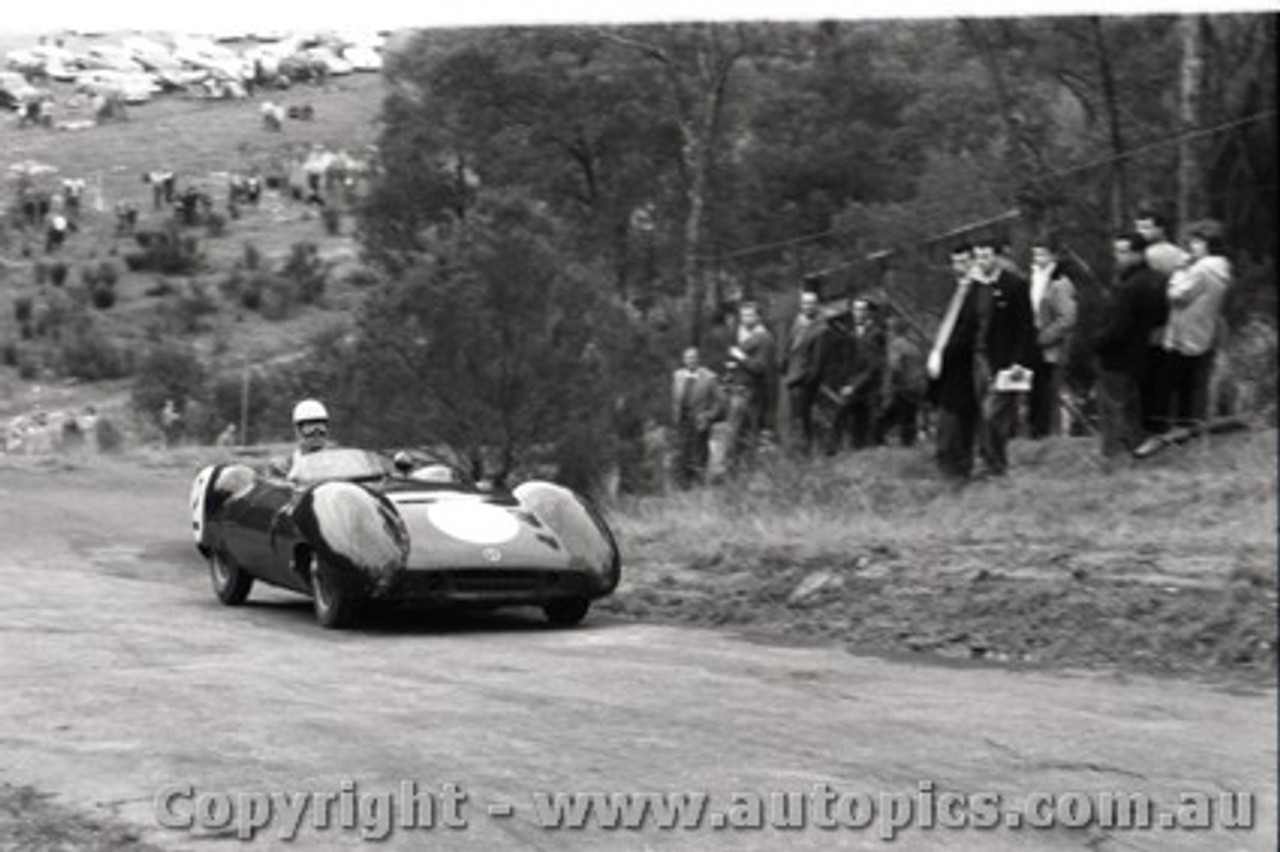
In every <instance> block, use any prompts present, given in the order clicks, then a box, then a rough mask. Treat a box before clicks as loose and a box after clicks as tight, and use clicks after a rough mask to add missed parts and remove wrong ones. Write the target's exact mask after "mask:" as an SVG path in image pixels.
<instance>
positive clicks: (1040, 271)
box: [1028, 236, 1077, 438]
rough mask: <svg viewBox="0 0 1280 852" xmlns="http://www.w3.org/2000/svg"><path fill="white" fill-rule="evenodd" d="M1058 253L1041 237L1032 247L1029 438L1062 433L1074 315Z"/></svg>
mask: <svg viewBox="0 0 1280 852" xmlns="http://www.w3.org/2000/svg"><path fill="white" fill-rule="evenodd" d="M1060 253H1061V250H1060V248H1059V246H1058V241H1057V240H1056V239H1055V238H1054V237H1050V236H1046V237H1041V238H1039V239H1037V240H1036V241H1035V242H1034V243H1032V245H1031V316H1032V319H1033V320H1034V321H1035V327H1036V345H1035V347H1034V348H1033V349H1032V358H1033V359H1034V361H1033V363H1032V364H1031V369H1032V370H1033V375H1032V380H1031V398H1030V400H1029V406H1028V408H1029V409H1030V420H1031V424H1030V425H1031V437H1032V438H1044V437H1047V436H1049V435H1057V434H1059V433H1060V432H1061V431H1062V426H1061V417H1060V416H1059V414H1060V407H1061V406H1060V402H1059V397H1060V395H1061V392H1062V368H1063V365H1064V364H1065V363H1066V360H1067V347H1068V346H1069V345H1070V341H1071V333H1072V331H1073V329H1074V328H1075V325H1076V315H1077V311H1076V288H1075V284H1074V283H1073V282H1072V280H1071V276H1070V274H1069V270H1068V269H1067V268H1066V266H1065V264H1063V263H1062V262H1061V259H1060V257H1059V255H1060Z"/></svg>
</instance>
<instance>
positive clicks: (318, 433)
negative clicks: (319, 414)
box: [298, 420, 329, 438]
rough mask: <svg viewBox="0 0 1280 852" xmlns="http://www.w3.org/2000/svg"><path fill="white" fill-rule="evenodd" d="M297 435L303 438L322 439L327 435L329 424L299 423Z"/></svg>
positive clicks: (316, 421)
mask: <svg viewBox="0 0 1280 852" xmlns="http://www.w3.org/2000/svg"><path fill="white" fill-rule="evenodd" d="M298 434H299V435H301V436H302V437H304V438H323V437H325V436H326V435H328V434H329V424H328V423H325V422H323V421H321V420H312V421H309V422H307V423H299V424H298Z"/></svg>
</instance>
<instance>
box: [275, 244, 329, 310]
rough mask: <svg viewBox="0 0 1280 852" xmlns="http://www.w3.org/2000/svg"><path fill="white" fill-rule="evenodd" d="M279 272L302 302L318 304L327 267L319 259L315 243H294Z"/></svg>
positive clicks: (326, 275) (327, 274)
mask: <svg viewBox="0 0 1280 852" xmlns="http://www.w3.org/2000/svg"><path fill="white" fill-rule="evenodd" d="M281 274H282V275H283V276H284V277H285V278H288V279H289V280H290V281H291V282H292V283H293V285H294V293H295V295H296V296H297V299H298V301H299V302H301V303H302V304H304V305H313V304H318V303H319V302H320V301H321V300H322V299H323V298H324V290H325V286H326V285H327V284H328V279H329V267H328V266H327V265H326V264H325V262H324V261H323V260H321V259H320V250H319V249H317V248H316V246H315V243H307V242H302V243H294V244H293V247H292V248H291V249H290V250H289V259H288V260H287V261H285V264H284V269H282V270H281Z"/></svg>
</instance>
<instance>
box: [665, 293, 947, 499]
mask: <svg viewBox="0 0 1280 852" xmlns="http://www.w3.org/2000/svg"><path fill="white" fill-rule="evenodd" d="M880 314H881V310H880V308H879V306H878V305H877V304H876V303H875V302H872V301H871V300H869V299H854V300H852V301H851V302H846V304H844V305H842V306H841V307H840V308H838V309H836V310H824V308H823V306H822V303H821V297H820V293H819V291H818V289H817V283H816V282H809V284H808V285H807V286H806V288H805V289H804V290H802V291H801V293H800V302H799V311H798V313H797V314H796V316H795V318H794V319H793V320H792V321H791V322H790V323H789V324H788V325H787V327H786V329H785V332H784V333H783V334H781V335H780V337H781V340H780V341H779V340H777V339H776V338H775V336H774V334H773V332H772V331H771V330H770V329H769V328H768V327H767V325H766V324H765V323H764V320H763V317H762V315H761V311H760V307H759V305H757V304H756V303H754V302H744V303H743V304H742V305H740V306H739V307H738V309H737V313H736V320H737V322H736V324H735V326H734V327H733V329H732V330H731V331H730V332H729V335H730V338H731V339H730V340H729V341H728V346H727V347H726V353H725V362H724V370H723V374H717V373H716V372H714V371H713V370H711V369H709V368H708V367H706V366H703V364H702V357H701V353H700V352H699V350H698V349H697V348H689V349H686V350H685V352H684V354H683V359H682V360H683V364H682V365H681V367H680V368H679V369H677V370H676V371H675V374H674V376H673V379H672V382H673V385H672V422H673V423H674V425H675V435H676V447H675V449H676V453H675V478H676V481H677V483H678V484H680V485H682V486H688V485H692V484H695V483H697V482H700V481H702V480H703V479H705V477H706V474H707V471H708V469H709V467H710V465H709V459H710V445H711V433H712V429H713V427H714V425H715V424H716V423H720V422H723V423H725V427H724V435H725V441H724V465H725V468H726V470H727V471H728V472H729V473H734V472H736V471H738V470H741V469H742V468H743V467H744V466H745V465H747V464H749V463H750V460H751V459H752V458H753V457H754V456H755V454H756V452H757V450H758V449H759V447H760V446H761V445H762V444H768V443H772V442H773V441H774V435H775V430H774V428H773V425H774V421H775V410H780V411H781V412H783V413H784V416H785V420H786V422H787V426H786V429H785V435H786V437H787V439H788V446H789V449H790V451H791V452H793V453H795V454H797V455H810V454H811V453H813V452H814V451H815V450H820V451H821V452H824V453H826V454H827V455H835V454H837V453H839V452H841V451H842V450H844V449H846V448H851V449H854V450H859V449H863V448H865V447H869V446H874V445H880V444H884V443H886V441H887V440H888V439H889V437H890V436H892V435H897V436H898V439H899V440H900V441H901V442H902V443H903V444H904V445H907V446H910V445H912V444H914V443H915V441H916V439H917V436H918V434H919V429H920V412H921V407H922V405H923V404H924V402H925V398H926V392H927V383H926V381H925V378H924V358H923V355H922V352H921V349H920V347H919V346H918V345H917V344H916V342H915V341H914V340H913V339H912V337H911V335H910V330H909V328H908V326H907V324H906V323H905V322H904V321H903V318H902V317H900V316H897V315H890V316H888V317H887V318H885V319H883V320H882V318H881V316H880Z"/></svg>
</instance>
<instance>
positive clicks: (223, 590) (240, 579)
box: [209, 550, 253, 606]
mask: <svg viewBox="0 0 1280 852" xmlns="http://www.w3.org/2000/svg"><path fill="white" fill-rule="evenodd" d="M209 577H210V579H211V580H212V581H213V593H214V594H215V595H217V596H218V600H219V601H221V602H222V604H223V605H224V606H239V605H240V604H242V603H244V601H245V598H247V597H249V592H250V591H251V590H252V589H253V577H251V576H249V575H248V574H246V573H245V572H244V571H243V570H241V569H240V568H239V567H238V566H236V565H235V564H234V563H233V562H232V561H231V560H230V559H228V558H227V557H226V555H225V554H223V553H222V552H221V551H219V550H214V551H212V552H211V553H210V554H209Z"/></svg>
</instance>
